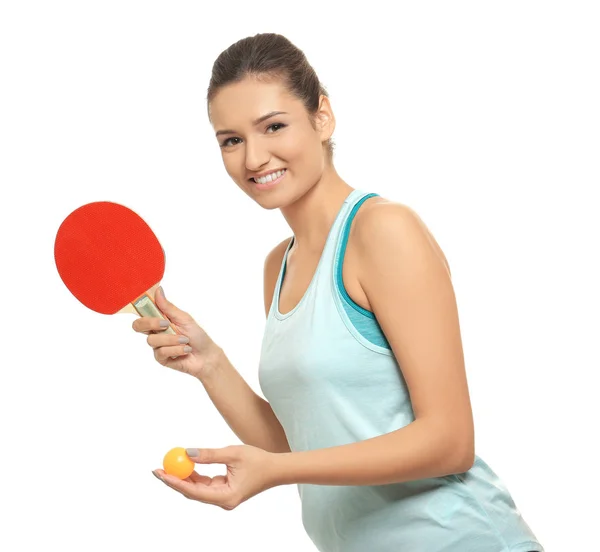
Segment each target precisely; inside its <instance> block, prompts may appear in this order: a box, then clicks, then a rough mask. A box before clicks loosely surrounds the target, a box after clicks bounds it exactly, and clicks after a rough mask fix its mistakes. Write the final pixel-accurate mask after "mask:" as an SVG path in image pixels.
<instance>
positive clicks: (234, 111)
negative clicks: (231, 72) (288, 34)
mask: <svg viewBox="0 0 600 552" xmlns="http://www.w3.org/2000/svg"><path fill="white" fill-rule="evenodd" d="M302 108H303V104H302V102H301V101H300V100H298V98H296V97H295V96H293V95H291V94H290V93H289V92H288V91H287V90H286V88H285V87H284V86H283V84H282V83H281V81H280V80H274V81H267V82H264V81H263V82H261V81H259V80H257V79H256V78H252V77H248V78H246V79H244V80H242V81H240V82H236V83H233V84H228V85H227V86H224V87H223V88H222V89H221V90H219V91H218V92H217V94H216V95H215V96H214V98H213V99H212V101H211V102H210V106H209V109H210V117H211V121H212V125H213V127H214V128H215V129H216V130H219V129H220V128H234V127H239V126H241V125H250V124H251V122H252V121H253V120H255V119H258V117H260V116H262V115H264V114H266V113H269V112H271V111H287V112H288V113H292V112H294V111H298V110H299V109H302Z"/></svg>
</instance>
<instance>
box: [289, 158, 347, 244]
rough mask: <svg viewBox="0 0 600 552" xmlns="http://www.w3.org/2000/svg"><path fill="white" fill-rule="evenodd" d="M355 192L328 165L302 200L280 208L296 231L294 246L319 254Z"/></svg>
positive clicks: (331, 166)
mask: <svg viewBox="0 0 600 552" xmlns="http://www.w3.org/2000/svg"><path fill="white" fill-rule="evenodd" d="M352 191H353V188H352V187H351V186H349V185H348V184H347V183H346V182H344V180H342V178H341V177H340V176H339V175H338V173H337V171H336V170H335V168H334V167H333V165H328V166H327V168H326V169H325V171H324V172H323V175H322V177H321V179H320V180H319V181H318V182H317V183H316V184H315V185H314V186H313V187H312V188H311V189H310V190H309V191H308V192H307V193H305V194H304V195H303V196H302V197H301V198H300V199H298V200H297V201H295V202H294V203H292V204H291V205H288V206H287V207H283V208H281V214H282V215H283V217H284V218H285V220H286V221H287V223H288V224H289V226H290V228H291V229H292V232H293V233H294V246H293V247H294V249H300V250H302V251H304V252H306V253H309V254H310V253H315V254H319V253H321V251H322V250H323V246H324V245H325V241H326V240H327V235H328V234H329V230H330V229H331V225H332V224H333V222H334V220H335V217H336V216H337V214H338V212H339V210H340V208H341V207H342V204H343V203H344V201H345V199H346V198H347V197H348V195H349V194H350V193H351V192H352Z"/></svg>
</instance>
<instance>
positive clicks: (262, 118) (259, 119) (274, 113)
mask: <svg viewBox="0 0 600 552" xmlns="http://www.w3.org/2000/svg"><path fill="white" fill-rule="evenodd" d="M275 115H288V113H287V112H286V111H271V112H270V113H267V114H266V115H262V116H261V117H259V118H258V119H256V120H255V121H252V125H253V126H256V125H260V123H262V122H263V121H266V120H267V119H270V118H271V117H275ZM235 133H236V132H235V130H229V129H227V130H217V132H216V133H215V136H219V135H221V134H235Z"/></svg>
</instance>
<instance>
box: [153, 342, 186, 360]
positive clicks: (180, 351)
mask: <svg viewBox="0 0 600 552" xmlns="http://www.w3.org/2000/svg"><path fill="white" fill-rule="evenodd" d="M191 352H192V348H191V347H190V346H189V345H177V346H175V347H161V348H160V349H154V358H156V360H158V361H159V362H165V361H166V360H167V359H168V358H177V357H180V356H183V355H187V354H189V353H191Z"/></svg>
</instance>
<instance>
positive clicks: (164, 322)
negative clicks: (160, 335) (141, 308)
mask: <svg viewBox="0 0 600 552" xmlns="http://www.w3.org/2000/svg"><path fill="white" fill-rule="evenodd" d="M159 325H160V327H161V328H168V327H169V321H168V320H161V321H160V322H159Z"/></svg>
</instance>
